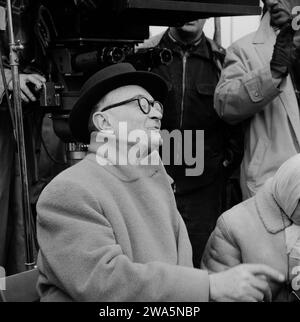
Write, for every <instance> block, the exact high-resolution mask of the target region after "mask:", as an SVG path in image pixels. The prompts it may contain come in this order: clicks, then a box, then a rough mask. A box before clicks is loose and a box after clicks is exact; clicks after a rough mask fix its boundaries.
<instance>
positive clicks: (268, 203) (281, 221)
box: [254, 178, 292, 234]
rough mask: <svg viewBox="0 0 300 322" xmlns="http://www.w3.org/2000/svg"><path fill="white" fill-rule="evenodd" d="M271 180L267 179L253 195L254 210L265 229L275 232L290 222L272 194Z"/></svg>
mask: <svg viewBox="0 0 300 322" xmlns="http://www.w3.org/2000/svg"><path fill="white" fill-rule="evenodd" d="M272 182H273V179H272V178H271V179H269V180H268V181H267V182H266V183H265V185H264V186H263V187H262V188H261V189H260V190H259V191H258V193H257V194H256V196H255V197H254V200H255V206H256V210H257V212H258V215H259V217H260V219H261V221H262V222H263V225H264V226H265V228H266V230H267V231H268V232H270V233H272V234H277V233H279V232H280V231H283V230H284V229H285V228H287V227H289V226H290V225H291V224H292V221H291V220H290V219H289V218H288V217H287V216H286V215H285V214H284V212H283V210H282V209H281V208H280V207H279V205H278V204H277V202H276V200H275V199H274V197H273V195H272Z"/></svg>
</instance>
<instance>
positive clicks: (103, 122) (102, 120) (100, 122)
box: [93, 112, 113, 131]
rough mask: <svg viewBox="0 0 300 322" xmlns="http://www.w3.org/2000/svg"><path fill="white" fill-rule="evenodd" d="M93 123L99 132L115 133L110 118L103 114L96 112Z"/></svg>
mask: <svg viewBox="0 0 300 322" xmlns="http://www.w3.org/2000/svg"><path fill="white" fill-rule="evenodd" d="M93 123H94V126H95V127H96V128H97V130H98V131H113V128H112V126H111V124H110V122H109V118H108V117H107V115H106V114H104V113H102V112H96V113H94V115H93Z"/></svg>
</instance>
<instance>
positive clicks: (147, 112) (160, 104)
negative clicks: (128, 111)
mask: <svg viewBox="0 0 300 322" xmlns="http://www.w3.org/2000/svg"><path fill="white" fill-rule="evenodd" d="M134 101H138V105H139V108H140V110H141V111H142V112H143V113H144V114H146V115H147V114H149V113H150V111H151V107H152V108H154V105H155V104H158V105H159V112H160V113H162V114H163V112H164V107H163V105H162V103H160V102H159V101H155V100H153V101H150V100H149V99H148V98H146V97H145V96H143V95H137V96H134V97H132V98H130V99H128V100H126V101H122V102H119V103H115V104H112V105H108V106H105V107H104V108H102V109H101V112H105V111H107V110H110V109H111V108H114V107H118V106H122V105H125V104H128V103H131V102H134ZM142 101H144V102H145V101H146V102H147V103H148V107H147V109H144V107H143V104H142Z"/></svg>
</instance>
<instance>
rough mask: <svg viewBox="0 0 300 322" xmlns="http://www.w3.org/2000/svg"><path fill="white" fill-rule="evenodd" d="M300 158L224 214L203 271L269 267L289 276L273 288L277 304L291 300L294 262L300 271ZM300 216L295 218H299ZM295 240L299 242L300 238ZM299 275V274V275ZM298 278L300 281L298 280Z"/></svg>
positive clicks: (290, 160)
mask: <svg viewBox="0 0 300 322" xmlns="http://www.w3.org/2000/svg"><path fill="white" fill-rule="evenodd" d="M299 199H300V154H298V155H296V156H294V157H293V158H291V159H289V160H288V161H287V162H285V163H284V164H283V165H282V166H281V167H280V169H279V170H278V171H277V172H276V174H275V176H274V177H273V178H270V179H268V180H267V182H266V183H265V184H264V186H263V187H262V188H261V189H260V190H259V191H258V193H257V194H256V195H255V196H254V197H252V198H250V199H248V200H246V201H244V202H243V203H241V204H239V205H237V206H236V207H234V208H232V209H231V210H229V211H227V212H226V213H224V214H223V215H222V216H221V217H220V218H219V220H218V223H217V227H216V228H215V230H214V232H213V233H212V235H211V237H210V239H209V241H208V243H207V245H206V249H205V252H204V255H203V258H202V264H201V267H202V268H203V269H207V270H208V271H209V272H211V273H216V272H221V271H224V270H227V269H229V268H232V267H234V266H237V265H239V264H242V263H251V264H266V265H268V266H270V267H273V268H274V269H276V270H278V271H279V272H281V273H282V274H284V275H285V276H286V283H283V284H282V285H279V284H278V283H270V286H271V290H272V299H273V301H288V300H290V298H289V295H290V290H291V285H292V284H293V283H294V282H295V281H296V280H299V278H300V274H299V276H296V275H297V274H298V273H292V274H291V272H292V271H293V268H294V267H293V266H291V262H290V261H289V257H294V259H296V260H295V261H296V262H297V263H294V264H293V265H296V268H297V272H298V266H299V264H300V257H299V255H296V256H295V254H300V253H299V249H298V244H297V243H295V242H296V241H297V240H298V238H299V239H300V235H299V232H300V227H299V225H296V224H293V223H297V222H298V223H299V214H298V213H297V212H295V209H296V206H297V204H298V203H299ZM295 216H296V217H295ZM295 237H296V238H295ZM295 274H296V275H295ZM294 275H295V276H294Z"/></svg>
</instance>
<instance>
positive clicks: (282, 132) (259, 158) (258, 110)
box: [215, 13, 300, 199]
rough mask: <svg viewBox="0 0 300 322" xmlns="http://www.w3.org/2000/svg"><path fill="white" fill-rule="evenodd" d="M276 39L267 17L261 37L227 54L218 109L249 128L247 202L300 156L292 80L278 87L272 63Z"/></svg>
mask: <svg viewBox="0 0 300 322" xmlns="http://www.w3.org/2000/svg"><path fill="white" fill-rule="evenodd" d="M275 41H276V34H275V31H274V30H273V28H272V27H271V26H270V15H269V13H266V14H265V16H264V18H263V20H262V22H261V25H260V27H259V29H258V31H257V32H255V33H252V34H250V35H248V36H246V37H244V38H242V39H241V40H239V41H237V42H236V43H234V44H233V45H232V46H231V47H230V48H229V49H228V50H227V56H226V59H225V64H224V69H223V72H222V75H221V79H220V82H219V84H218V87H217V89H216V93H215V108H216V111H217V112H218V114H219V115H220V116H221V117H222V118H223V119H224V120H225V121H227V122H228V123H230V124H236V123H239V122H243V121H244V124H245V127H246V134H245V154H244V160H243V163H242V166H241V186H242V191H243V197H244V199H247V198H249V197H251V196H253V195H254V194H255V193H256V192H257V190H258V189H259V187H261V186H262V185H263V184H264V183H265V182H266V180H267V179H268V178H270V177H272V176H273V175H274V173H275V172H276V170H277V169H278V168H279V167H280V165H281V164H283V163H284V162H285V161H286V160H287V159H289V158H290V157H291V156H293V155H295V154H297V153H299V152H300V115H299V106H298V102H297V98H296V95H295V92H294V87H293V84H292V81H291V77H290V76H288V77H287V78H286V79H285V80H283V82H282V84H281V85H280V87H279V88H277V87H275V86H274V83H273V80H272V75H271V70H270V61H271V57H272V53H273V48H274V44H275Z"/></svg>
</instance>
